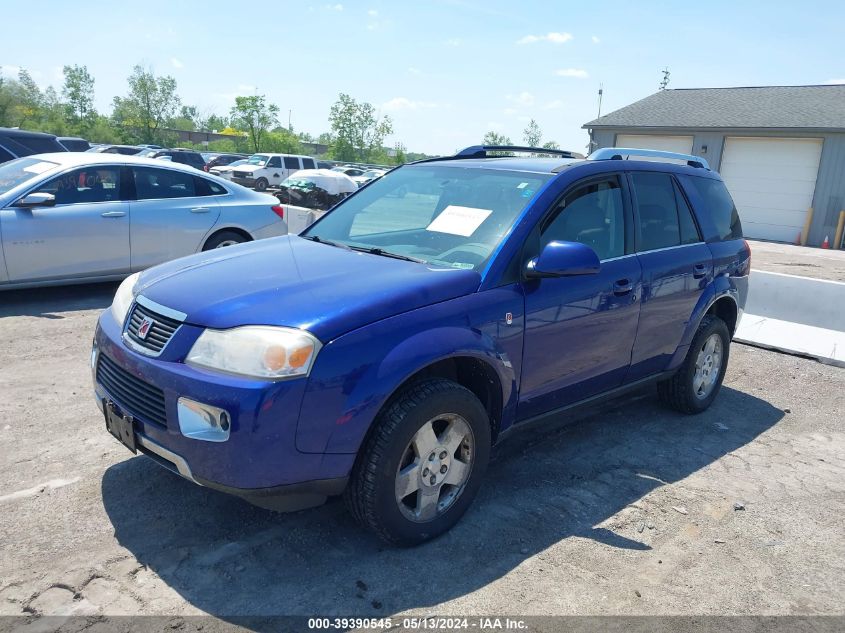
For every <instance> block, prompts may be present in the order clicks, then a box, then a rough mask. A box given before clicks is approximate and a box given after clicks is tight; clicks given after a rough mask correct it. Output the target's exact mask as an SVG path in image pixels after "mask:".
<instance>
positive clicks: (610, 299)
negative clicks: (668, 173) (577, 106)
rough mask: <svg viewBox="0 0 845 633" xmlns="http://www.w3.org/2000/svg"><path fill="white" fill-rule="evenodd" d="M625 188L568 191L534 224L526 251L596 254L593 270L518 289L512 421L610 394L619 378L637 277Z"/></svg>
mask: <svg viewBox="0 0 845 633" xmlns="http://www.w3.org/2000/svg"><path fill="white" fill-rule="evenodd" d="M625 185H626V182H625V178H624V175H623V174H615V175H602V176H601V177H598V178H593V179H590V180H587V181H582V182H580V183H577V184H575V185H574V186H573V187H571V188H570V189H569V190H568V191H567V193H566V194H565V195H564V197H563V198H562V199H561V200H560V201H559V202H558V203H557V204H556V205H555V206H554V207H553V208H552V209H551V210H550V213H549V215H548V216H547V217H546V219H544V220H543V221H542V222H541V224H540V226H539V228H538V232H539V240H538V242H539V243H535V245H534V246H533V247H532V246H530V245H529V246H528V248H529V249H531V250H532V251H533V252H534V253H539V251H540V249H541V248H542V247H543V246H544V245H545V244H547V243H548V242H550V241H553V240H558V241H574V242H582V243H584V244H587V245H588V246H590V247H591V248H592V249H593V250H594V251H596V254H597V255H598V256H599V259H600V260H601V270H600V271H599V272H598V273H597V274H594V275H581V276H574V277H557V278H544V279H536V280H528V281H525V282H523V287H524V292H525V337H524V352H523V363H522V378H521V384H520V400H519V411H518V416H519V418H520V419H525V418H530V417H533V416H535V415H540V414H543V413H546V412H548V411H551V410H554V409H557V408H559V407H562V406H566V405H568V404H571V403H573V402H576V401H578V400H583V399H585V398H588V397H590V396H592V395H595V394H597V393H600V392H603V391H607V390H610V389H613V388H615V387H618V386H620V385H621V384H622V381H623V380H624V378H625V374H626V373H627V371H628V366H629V364H630V361H631V348H632V346H633V344H634V339H635V337H636V333H637V320H638V317H639V311H640V304H639V301H638V296H639V294H640V276H641V275H640V263H639V261H638V259H637V256H636V255H635V254H634V253H633V247H632V245H633V240H627V239H626V236H627V235H628V234H629V233H630V230H631V227H632V224H633V222H632V220H631V216H630V213H631V212H630V208H629V205H628V204H627V203H626V200H627V199H628V196H627V195H626V193H625ZM626 216H627V221H626ZM626 225H627V226H626ZM534 239H535V240H536V238H534Z"/></svg>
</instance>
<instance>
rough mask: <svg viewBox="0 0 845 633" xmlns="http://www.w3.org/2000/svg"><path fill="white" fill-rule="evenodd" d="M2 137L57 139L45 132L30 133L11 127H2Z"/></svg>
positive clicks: (0, 128) (0, 130) (0, 133)
mask: <svg viewBox="0 0 845 633" xmlns="http://www.w3.org/2000/svg"><path fill="white" fill-rule="evenodd" d="M0 135H2V136H9V137H11V138H14V137H16V136H17V137H19V138H34V137H37V138H56V136H55V135H54V134H45V133H44V132H30V131H29V130H16V129H13V128H10V127H0Z"/></svg>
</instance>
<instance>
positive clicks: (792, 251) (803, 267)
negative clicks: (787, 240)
mask: <svg viewBox="0 0 845 633" xmlns="http://www.w3.org/2000/svg"><path fill="white" fill-rule="evenodd" d="M748 243H749V244H750V245H751V265H752V267H754V268H756V269H758V270H767V271H769V272H773V273H786V274H787V275H799V276H801V277H814V278H815V279H827V280H828V281H843V282H845V251H834V250H828V249H822V248H809V247H804V246H794V245H792V244H776V243H774V242H758V241H752V240H748Z"/></svg>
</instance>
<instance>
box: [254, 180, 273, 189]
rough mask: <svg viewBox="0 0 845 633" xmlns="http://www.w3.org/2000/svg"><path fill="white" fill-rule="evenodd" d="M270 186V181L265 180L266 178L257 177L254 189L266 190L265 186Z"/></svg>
mask: <svg viewBox="0 0 845 633" xmlns="http://www.w3.org/2000/svg"><path fill="white" fill-rule="evenodd" d="M269 186H270V183H269V182H267V179H266V178H259V179H258V180H256V181H255V190H256V191H267V187H269Z"/></svg>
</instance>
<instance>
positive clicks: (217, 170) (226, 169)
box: [208, 158, 247, 180]
mask: <svg viewBox="0 0 845 633" xmlns="http://www.w3.org/2000/svg"><path fill="white" fill-rule="evenodd" d="M246 163H247V159H246V158H242V159H241V160H236V161H235V162H234V163H229V164H228V165H218V166H217V167H212V168H211V169H209V170H208V172H209V173H211V174H214V175H215V176H219V177H220V178H225V179H226V180H231V179H232V172H233V171H235V168H236V167H240V166H241V165H246Z"/></svg>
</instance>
